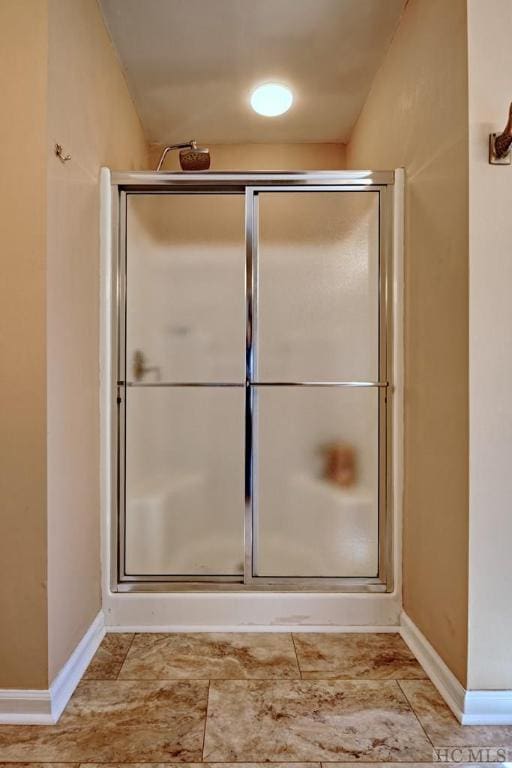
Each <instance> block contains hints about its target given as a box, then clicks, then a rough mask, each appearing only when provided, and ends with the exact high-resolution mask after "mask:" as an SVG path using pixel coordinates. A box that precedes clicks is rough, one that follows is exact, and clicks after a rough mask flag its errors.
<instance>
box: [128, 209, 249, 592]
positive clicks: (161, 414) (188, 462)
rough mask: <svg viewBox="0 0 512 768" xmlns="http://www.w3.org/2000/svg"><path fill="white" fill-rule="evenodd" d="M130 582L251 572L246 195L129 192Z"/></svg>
mask: <svg viewBox="0 0 512 768" xmlns="http://www.w3.org/2000/svg"><path fill="white" fill-rule="evenodd" d="M126 224H127V229H126V232H127V238H126V360H125V366H126V382H127V386H126V403H125V423H126V434H125V446H126V448H125V462H126V470H125V520H124V523H125V530H124V537H123V544H124V553H123V554H124V558H123V559H124V563H125V573H126V575H127V576H144V577H149V576H151V577H154V578H160V577H166V576H176V577H180V578H195V577H215V576H235V577H236V576H241V575H243V572H244V521H243V515H242V512H241V510H242V508H243V498H244V471H245V459H244V450H245V416H244V407H245V397H244V390H245V364H244V354H245V330H244V329H245V304H244V286H245V234H244V198H243V196H242V195H215V196H212V195H181V194H176V195H130V196H129V197H128V200H127V222H126Z"/></svg>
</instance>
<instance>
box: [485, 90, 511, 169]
mask: <svg viewBox="0 0 512 768" xmlns="http://www.w3.org/2000/svg"><path fill="white" fill-rule="evenodd" d="M511 148H512V104H511V105H510V107H509V111H508V121H507V124H506V126H505V129H504V130H503V132H502V133H490V134H489V162H490V163H491V165H510V164H511V161H512V151H511Z"/></svg>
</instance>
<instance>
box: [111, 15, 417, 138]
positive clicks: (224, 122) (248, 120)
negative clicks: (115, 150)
mask: <svg viewBox="0 0 512 768" xmlns="http://www.w3.org/2000/svg"><path fill="white" fill-rule="evenodd" d="M100 2H101V5H102V9H103V13H104V16H105V20H106V23H107V26H108V28H109V30H110V34H111V36H112V39H113V41H114V44H115V46H116V48H117V50H118V52H119V56H120V58H121V62H122V64H123V67H124V70H125V73H126V76H127V80H128V84H129V87H130V90H131V93H132V95H133V97H134V100H135V103H136V105H137V109H138V111H139V115H140V117H141V120H142V123H143V125H144V128H145V131H146V136H147V139H148V140H149V141H154V142H160V143H172V142H176V141H184V140H187V139H190V138H195V139H197V140H198V141H199V142H205V143H207V142H209V143H212V144H228V143H239V142H240V143H246V142H258V143H270V142H272V143H274V142H276V143H278V142H283V143H291V142H345V141H347V140H348V139H349V137H350V132H351V129H352V127H353V125H354V123H355V121H356V119H357V116H358V114H359V111H360V110H361V107H362V105H363V104H364V101H365V98H366V95H367V94H368V91H369V89H370V86H371V83H372V81H373V78H374V76H375V73H376V71H377V69H378V67H379V64H380V62H381V61H382V58H383V56H384V54H385V52H386V49H387V47H388V45H389V42H390V40H391V37H392V35H393V32H394V31H395V29H396V27H397V25H398V22H399V18H400V14H401V11H402V9H403V6H404V4H405V0H100ZM268 81H276V82H280V83H284V84H286V85H289V86H290V87H291V88H292V90H293V92H294V96H295V101H294V104H293V106H292V108H291V109H290V111H289V112H287V113H286V114H285V115H281V116H279V117H274V118H268V117H262V116H261V115H257V114H256V113H254V112H253V111H252V110H251V108H250V106H249V97H250V94H251V91H252V90H253V88H254V87H256V86H257V85H259V84H261V83H263V82H268Z"/></svg>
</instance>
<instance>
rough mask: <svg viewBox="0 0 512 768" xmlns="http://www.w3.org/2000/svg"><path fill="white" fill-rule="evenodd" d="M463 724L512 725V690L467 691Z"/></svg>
mask: <svg viewBox="0 0 512 768" xmlns="http://www.w3.org/2000/svg"><path fill="white" fill-rule="evenodd" d="M462 724H463V725H512V691H466V697H465V700H464V714H463V716H462Z"/></svg>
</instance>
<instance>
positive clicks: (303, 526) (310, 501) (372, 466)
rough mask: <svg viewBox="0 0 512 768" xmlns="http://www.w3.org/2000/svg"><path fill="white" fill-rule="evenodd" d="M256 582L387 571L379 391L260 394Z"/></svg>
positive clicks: (293, 390) (312, 389) (292, 389)
mask: <svg viewBox="0 0 512 768" xmlns="http://www.w3.org/2000/svg"><path fill="white" fill-rule="evenodd" d="M257 390H258V393H257V413H258V427H257V444H256V467H257V473H256V484H255V493H256V509H257V511H256V517H255V532H254V535H255V575H257V576H299V577H300V576H310V577H315V576H318V577H324V576H325V577H328V576H330V577H337V576H340V577H341V576H360V577H373V576H376V575H377V570H378V398H379V394H378V390H377V389H375V388H365V389H363V388H357V389H356V388H335V387H329V388H324V387H275V388H274V387H258V388H257Z"/></svg>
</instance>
